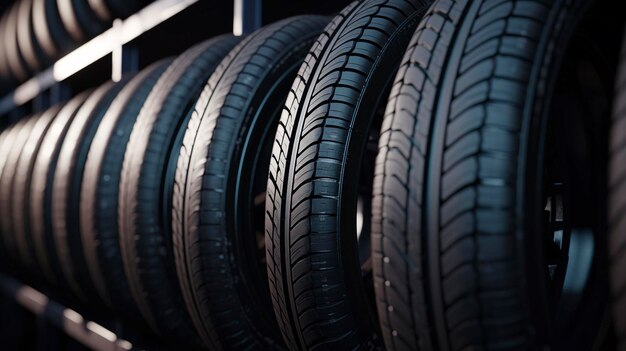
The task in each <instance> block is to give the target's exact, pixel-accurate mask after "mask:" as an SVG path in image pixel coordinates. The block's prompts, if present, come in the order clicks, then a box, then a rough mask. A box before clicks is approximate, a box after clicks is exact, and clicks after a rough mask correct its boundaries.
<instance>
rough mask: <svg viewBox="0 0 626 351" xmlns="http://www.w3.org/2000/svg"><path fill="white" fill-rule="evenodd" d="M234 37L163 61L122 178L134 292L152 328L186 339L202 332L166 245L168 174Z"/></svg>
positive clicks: (123, 224)
mask: <svg viewBox="0 0 626 351" xmlns="http://www.w3.org/2000/svg"><path fill="white" fill-rule="evenodd" d="M237 42H238V39H237V38H235V37H232V36H222V37H217V38H215V39H211V40H209V41H207V42H204V43H202V44H199V45H198V46H195V47H193V48H191V49H189V50H187V51H186V52H185V53H183V54H182V55H181V56H179V58H178V59H176V60H175V61H174V62H173V63H172V64H171V65H170V66H169V67H168V69H167V71H166V72H165V73H164V74H163V75H162V76H161V78H160V79H159V81H158V83H157V84H156V86H155V87H154V89H153V90H152V92H151V93H150V95H149V97H148V99H147V100H146V103H145V104H144V106H143V108H142V109H141V112H140V114H139V116H138V117H137V121H136V123H135V125H134V127H133V130H132V132H131V135H130V139H129V143H128V146H127V148H126V153H125V155H124V163H123V168H122V175H121V179H120V188H119V199H118V201H119V203H118V214H119V218H118V220H119V231H120V243H121V251H122V258H123V260H124V267H125V269H126V275H127V277H128V280H129V282H130V288H131V292H132V293H133V296H134V298H135V301H136V302H137V306H138V307H139V310H140V311H141V313H142V315H143V316H144V318H145V319H146V320H147V321H148V323H149V324H150V326H151V327H153V329H155V330H156V331H157V332H158V333H160V334H162V335H164V336H166V337H174V338H176V339H177V340H181V341H186V342H189V344H191V345H193V344H194V343H196V342H197V343H199V339H198V336H197V333H196V332H195V330H194V326H193V324H192V322H191V319H190V318H189V315H188V313H187V311H186V309H185V303H184V301H183V298H182V296H181V292H180V285H179V282H178V278H177V277H176V268H175V264H174V257H173V255H174V253H173V252H172V245H171V195H172V187H173V183H174V181H173V178H174V172H175V167H176V166H175V165H176V159H177V157H178V152H179V149H178V148H179V147H180V142H181V139H182V134H183V132H184V129H185V127H186V123H187V121H188V120H189V117H190V114H191V110H192V109H193V104H194V103H195V101H196V100H197V99H198V97H199V95H200V92H201V90H202V88H203V87H204V85H205V83H206V81H207V80H208V78H209V77H210V75H211V74H212V73H213V72H214V71H215V68H216V67H217V65H218V64H219V62H220V61H221V60H222V58H224V56H226V54H227V53H228V51H230V49H231V48H232V47H234V46H235V45H236V43H237Z"/></svg>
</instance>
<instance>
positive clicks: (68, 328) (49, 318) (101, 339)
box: [0, 274, 135, 351]
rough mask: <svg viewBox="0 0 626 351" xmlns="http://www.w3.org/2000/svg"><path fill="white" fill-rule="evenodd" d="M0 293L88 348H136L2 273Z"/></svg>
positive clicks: (0, 275) (111, 349) (122, 350)
mask: <svg viewBox="0 0 626 351" xmlns="http://www.w3.org/2000/svg"><path fill="white" fill-rule="evenodd" d="M0 292H2V293H4V294H5V296H8V297H9V298H12V299H14V300H15V301H16V302H17V303H18V304H20V305H21V306H22V307H24V308H25V309H26V310H28V311H30V312H31V313H33V314H35V315H37V316H39V317H42V318H44V319H45V320H46V322H48V323H50V324H51V325H53V326H54V327H56V328H58V329H60V330H63V331H64V332H65V333H66V334H67V335H69V336H70V337H72V338H74V339H75V340H77V341H79V342H80V343H82V344H83V345H85V346H87V347H89V348H91V349H94V350H110V351H113V350H115V351H127V350H133V349H135V348H134V347H133V344H132V343H131V342H129V341H128V340H124V339H122V338H120V337H118V336H117V335H116V333H114V332H113V331H111V330H109V329H107V328H105V327H103V326H102V325H100V324H98V323H96V322H94V321H90V320H88V319H86V318H84V317H83V316H82V315H81V314H80V313H78V312H76V311H75V310H73V309H70V308H67V307H65V306H63V305H61V304H60V303H58V302H56V301H53V300H50V299H49V298H48V297H47V296H46V295H44V294H43V293H41V292H39V291H37V290H35V289H33V288H32V287H30V286H28V285H23V284H21V283H19V282H18V281H17V280H15V279H13V278H11V277H9V276H6V275H3V274H0Z"/></svg>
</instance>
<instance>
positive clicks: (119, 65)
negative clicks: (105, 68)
mask: <svg viewBox="0 0 626 351" xmlns="http://www.w3.org/2000/svg"><path fill="white" fill-rule="evenodd" d="M120 26H122V20H120V19H116V20H115V21H113V28H116V27H118V28H119V27H120ZM120 42H121V41H120ZM138 70H139V52H138V51H137V48H135V47H133V46H130V45H124V44H120V45H119V46H118V47H116V48H115V49H113V51H112V52H111V80H113V81H114V82H119V81H120V80H122V77H123V76H124V74H125V73H134V72H137V71H138Z"/></svg>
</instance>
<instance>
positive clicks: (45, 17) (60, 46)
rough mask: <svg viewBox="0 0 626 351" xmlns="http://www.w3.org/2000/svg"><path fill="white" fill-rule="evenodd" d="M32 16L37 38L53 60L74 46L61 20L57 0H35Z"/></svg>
mask: <svg viewBox="0 0 626 351" xmlns="http://www.w3.org/2000/svg"><path fill="white" fill-rule="evenodd" d="M32 17H33V29H34V32H35V38H36V39H37V42H38V43H39V45H40V46H41V47H42V48H43V50H44V52H45V53H46V54H47V55H48V57H50V58H51V59H52V60H54V59H57V58H59V57H60V56H61V55H62V54H64V53H66V52H67V51H68V50H69V49H70V48H71V47H73V46H74V41H73V39H72V37H71V36H70V34H69V33H68V31H67V30H66V29H65V26H64V25H63V21H62V20H61V15H60V14H59V8H58V6H57V2H56V0H33V12H32Z"/></svg>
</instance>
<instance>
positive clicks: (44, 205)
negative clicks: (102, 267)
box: [24, 92, 89, 288]
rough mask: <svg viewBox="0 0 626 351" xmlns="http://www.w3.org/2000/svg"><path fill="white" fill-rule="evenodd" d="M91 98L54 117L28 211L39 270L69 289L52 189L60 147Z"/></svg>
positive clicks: (33, 180)
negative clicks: (60, 255) (55, 226)
mask: <svg viewBox="0 0 626 351" xmlns="http://www.w3.org/2000/svg"><path fill="white" fill-rule="evenodd" d="M88 96H89V93H87V92H85V93H81V94H79V95H77V96H76V97H74V98H73V99H72V100H70V101H69V102H68V103H66V104H65V105H64V106H63V107H62V108H61V110H60V111H59V113H58V114H57V115H56V117H55V118H54V121H53V122H52V124H51V125H50V127H49V128H48V132H47V133H46V135H45V136H44V139H43V141H42V142H41V145H40V148H39V152H38V153H37V155H36V159H35V164H34V166H33V170H32V175H31V177H32V178H31V183H30V188H31V190H30V198H29V200H28V201H29V208H28V212H26V213H25V214H24V215H25V216H26V218H28V220H29V221H30V224H31V226H30V235H31V237H29V238H27V240H28V241H30V242H32V243H33V244H34V252H33V254H32V255H33V257H35V259H36V262H37V265H36V266H37V269H38V270H40V271H41V273H42V275H43V277H44V279H45V280H46V281H47V282H48V283H49V284H51V285H52V286H56V287H61V288H68V283H67V282H65V281H64V280H63V271H62V268H61V264H60V261H59V258H58V256H57V251H56V244H55V241H54V235H53V229H52V187H53V179H54V173H55V169H56V164H57V160H58V157H59V151H60V149H61V144H62V142H63V139H64V138H65V135H66V133H67V130H68V128H69V126H70V124H71V122H72V120H73V119H74V116H75V115H76V112H77V111H78V109H79V108H80V106H81V105H82V103H83V102H84V101H85V99H86V98H87V97H88Z"/></svg>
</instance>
